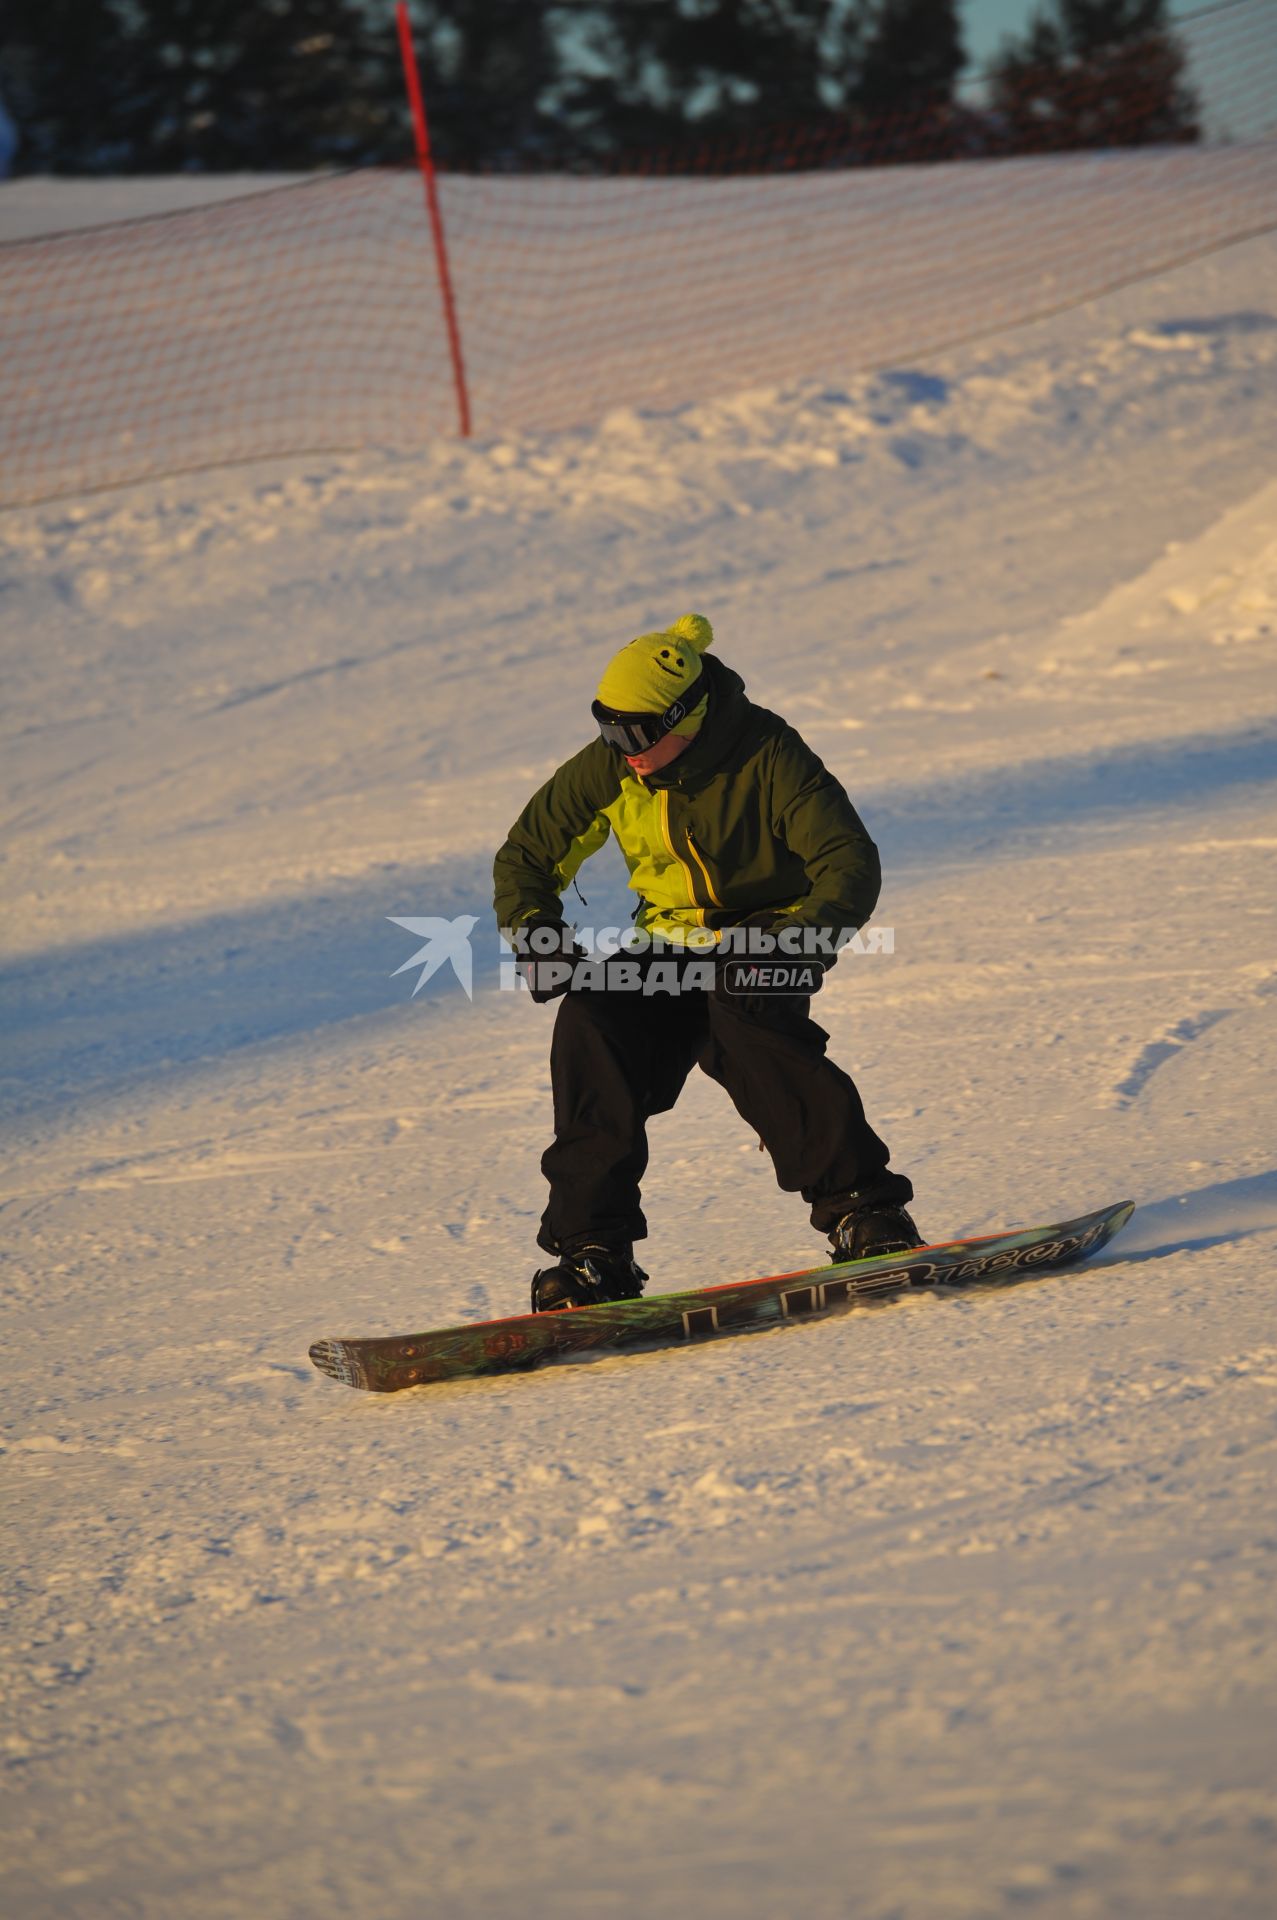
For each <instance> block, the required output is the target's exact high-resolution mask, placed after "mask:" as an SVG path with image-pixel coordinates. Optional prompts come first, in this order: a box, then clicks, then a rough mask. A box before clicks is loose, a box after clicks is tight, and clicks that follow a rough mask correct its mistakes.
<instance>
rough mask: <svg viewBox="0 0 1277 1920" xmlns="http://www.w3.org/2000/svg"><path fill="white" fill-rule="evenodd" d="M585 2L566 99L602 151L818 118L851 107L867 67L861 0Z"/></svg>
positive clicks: (571, 114) (570, 113)
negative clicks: (581, 50) (582, 36)
mask: <svg viewBox="0 0 1277 1920" xmlns="http://www.w3.org/2000/svg"><path fill="white" fill-rule="evenodd" d="M582 13H584V14H586V15H588V14H589V13H593V14H594V18H593V23H592V27H591V28H590V31H589V33H588V35H587V36H586V41H585V44H586V48H587V58H586V59H585V60H581V59H579V58H578V61H577V71H575V72H574V73H573V74H571V75H569V76H568V77H567V79H566V82H565V84H564V85H563V87H562V89H561V104H560V111H561V116H562V122H563V124H564V126H565V127H566V128H569V129H572V130H574V131H575V132H576V134H577V135H578V137H579V138H580V139H581V140H582V142H583V143H584V144H585V145H586V146H588V147H590V148H592V149H593V150H594V151H596V152H598V151H605V150H607V149H609V148H611V149H613V150H615V149H617V148H619V149H639V150H641V149H644V148H653V147H662V146H674V147H684V146H686V145H687V144H688V143H689V142H690V141H692V140H700V141H703V140H707V139H708V140H710V141H715V140H721V139H723V138H724V137H728V136H739V135H745V134H749V133H751V132H755V131H759V130H762V129H765V128H767V127H774V126H777V125H797V124H801V125H806V126H809V127H814V126H817V125H819V124H821V123H823V122H827V121H828V120H829V119H830V117H831V116H832V115H834V114H836V113H838V112H839V111H841V110H845V108H846V106H847V104H848V102H849V100H850V99H851V97H852V93H853V89H854V81H855V77H856V74H857V73H858V71H859V62H858V46H859V33H860V6H859V0H610V3H609V4H607V5H606V6H605V7H603V8H602V9H600V10H598V11H597V12H596V11H595V10H593V9H590V8H585V9H582ZM580 18H581V15H580V14H578V19H580ZM577 32H578V35H579V33H580V29H579V28H578V29H577Z"/></svg>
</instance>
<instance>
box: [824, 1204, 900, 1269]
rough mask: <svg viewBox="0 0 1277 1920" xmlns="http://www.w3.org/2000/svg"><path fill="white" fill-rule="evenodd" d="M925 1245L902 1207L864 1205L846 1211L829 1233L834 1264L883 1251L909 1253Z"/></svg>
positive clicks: (859, 1258)
mask: <svg viewBox="0 0 1277 1920" xmlns="http://www.w3.org/2000/svg"><path fill="white" fill-rule="evenodd" d="M922 1244H923V1240H922V1235H921V1234H920V1233H919V1232H918V1229H917V1227H915V1225H914V1223H913V1221H912V1219H911V1218H910V1217H909V1215H908V1214H907V1213H906V1212H905V1210H904V1208H903V1207H882V1206H878V1207H875V1206H872V1205H871V1206H862V1207H853V1208H852V1210H851V1212H850V1213H845V1214H844V1215H843V1217H842V1219H841V1220H840V1221H839V1222H838V1225H837V1226H836V1227H835V1228H834V1230H833V1232H832V1233H831V1234H830V1236H829V1246H830V1251H831V1253H832V1255H833V1261H834V1265H835V1266H837V1265H838V1264H839V1262H840V1261H843V1260H867V1259H869V1258H871V1257H872V1256H873V1255H877V1254H884V1253H908V1251H909V1249H910V1248H911V1247H920V1246H921V1245H922Z"/></svg>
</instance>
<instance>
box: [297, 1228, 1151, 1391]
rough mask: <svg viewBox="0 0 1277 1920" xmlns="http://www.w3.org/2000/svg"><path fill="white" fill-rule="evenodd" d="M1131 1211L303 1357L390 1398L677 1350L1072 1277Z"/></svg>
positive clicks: (337, 1346) (351, 1344)
mask: <svg viewBox="0 0 1277 1920" xmlns="http://www.w3.org/2000/svg"><path fill="white" fill-rule="evenodd" d="M1134 1211H1135V1206H1134V1203H1133V1202H1132V1201H1130V1200H1121V1201H1119V1202H1118V1203H1117V1205H1116V1206H1111V1207H1101V1208H1100V1209H1099V1210H1098V1211H1097V1212H1095V1213H1084V1214H1082V1215H1081V1216H1080V1218H1078V1219H1076V1220H1066V1221H1064V1222H1063V1223H1062V1224H1061V1225H1059V1226H1054V1227H1028V1228H1025V1229H1023V1230H1021V1231H1020V1232H1017V1233H991V1234H984V1235H981V1236H980V1237H979V1238H978V1239H974V1240H943V1241H941V1242H940V1243H939V1244H938V1245H936V1246H933V1247H911V1248H910V1249H909V1251H908V1252H907V1253H888V1254H878V1255H874V1256H871V1257H870V1258H869V1259H866V1260H846V1261H842V1262H840V1263H839V1264H837V1265H826V1266H822V1267H813V1268H810V1269H806V1270H803V1271H800V1272H797V1273H774V1274H769V1275H767V1276H766V1277H765V1278H763V1279H759V1280H740V1281H729V1282H728V1283H727V1284H726V1285H725V1286H713V1287H695V1288H693V1289H691V1290H690V1291H689V1292H681V1293H657V1294H652V1295H651V1296H650V1297H649V1298H647V1299H640V1300H616V1301H610V1302H607V1303H606V1304H603V1305H600V1306H594V1307H571V1308H567V1309H564V1310H562V1311H560V1312H557V1313H528V1314H519V1315H517V1316H515V1317H514V1318H513V1319H509V1320H480V1321H477V1322H475V1323H473V1324H471V1325H469V1326H461V1327H438V1328H435V1329H434V1330H433V1331H430V1332H427V1333H408V1334H391V1335H374V1336H373V1337H371V1338H369V1339H363V1340H317V1341H316V1342H315V1344H314V1346H313V1347H312V1348H311V1349H310V1357H311V1359H312V1360H313V1361H314V1363H315V1365H316V1366H317V1367H318V1368H319V1370H320V1372H321V1373H326V1374H328V1375H329V1376H330V1377H331V1378H332V1379H334V1380H340V1381H342V1382H343V1384H344V1385H346V1386H348V1387H362V1388H364V1389H366V1390H367V1391H368V1392H370V1393H397V1392H398V1391H399V1390H400V1388H402V1387H424V1386H431V1385H433V1384H435V1383H436V1382H438V1381H443V1380H463V1379H467V1378H470V1377H473V1376H474V1375H477V1374H495V1373H511V1372H516V1371H519V1370H521V1369H523V1368H525V1367H534V1366H536V1365H538V1364H539V1363H540V1362H541V1361H542V1360H548V1359H551V1358H552V1357H553V1356H554V1355H556V1354H566V1353H580V1352H583V1351H585V1350H587V1349H589V1348H598V1347H603V1348H609V1347H626V1346H642V1345H648V1346H670V1345H677V1344H679V1343H680V1342H683V1341H687V1340H702V1339H706V1338H708V1337H709V1336H711V1335H713V1334H718V1333H736V1332H738V1331H742V1330H744V1329H746V1328H750V1327H761V1326H767V1325H772V1324H776V1323H778V1322H784V1321H787V1320H802V1319H807V1318H809V1317H810V1316H811V1315H812V1314H818V1313H827V1312H829V1311H831V1310H832V1309H835V1308H839V1307H852V1306H856V1305H858V1304H860V1303H861V1302H863V1301H868V1300H877V1299H882V1298H883V1297H884V1296H888V1295H891V1294H898V1293H900V1292H902V1291H903V1290H904V1289H905V1288H906V1287H933V1286H972V1285H978V1284H980V1283H985V1284H993V1285H1004V1284H1006V1283H1007V1282H1009V1281H1014V1280H1020V1279H1027V1278H1029V1277H1031V1276H1032V1275H1033V1274H1035V1273H1049V1272H1051V1271H1052V1270H1053V1269H1055V1268H1057V1267H1068V1266H1073V1265H1074V1264H1075V1263H1076V1262H1077V1261H1079V1260H1085V1259H1086V1257H1087V1255H1088V1254H1092V1253H1095V1252H1096V1251H1097V1250H1098V1249H1099V1248H1100V1247H1102V1246H1104V1245H1105V1244H1106V1243H1107V1242H1108V1241H1109V1240H1111V1239H1112V1238H1113V1236H1114V1234H1115V1233H1120V1232H1121V1230H1122V1228H1123V1227H1124V1226H1125V1225H1126V1223H1127V1221H1128V1220H1129V1219H1130V1217H1131V1215H1132V1214H1133V1213H1134Z"/></svg>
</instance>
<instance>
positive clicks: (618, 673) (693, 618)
mask: <svg viewBox="0 0 1277 1920" xmlns="http://www.w3.org/2000/svg"><path fill="white" fill-rule="evenodd" d="M713 644H714V629H713V627H711V626H710V623H709V621H708V620H707V619H706V618H705V616H704V614H703V613H685V614H683V616H682V617H681V619H678V620H676V621H675V622H674V624H673V626H672V627H666V628H665V629H664V631H663V632H661V633H641V634H640V635H639V637H638V639H637V640H631V641H630V644H629V646H628V647H622V648H621V651H620V652H619V653H616V654H613V656H612V658H611V660H609V662H608V664H607V670H606V672H605V673H604V675H603V678H602V679H601V680H600V681H599V689H598V698H599V699H600V700H601V701H602V702H603V705H604V706H605V707H612V708H614V709H615V711H616V712H617V713H664V711H665V709H666V707H668V706H669V704H670V702H671V700H677V698H678V696H679V694H680V693H683V692H684V691H685V690H686V689H687V688H688V687H690V686H691V684H692V682H693V680H695V679H696V678H697V676H698V674H699V673H700V670H701V655H702V654H703V653H704V652H705V651H706V650H707V649H708V648H709V647H711V646H713ZM707 699H708V696H707V698H706V700H700V701H698V702H697V704H696V706H695V707H693V709H692V711H691V712H690V713H689V714H688V716H687V718H686V719H685V720H680V721H679V723H678V725H677V726H676V727H675V728H674V729H673V731H674V732H675V733H685V734H693V733H699V732H700V728H701V722H702V721H703V720H704V718H705V709H706V704H707Z"/></svg>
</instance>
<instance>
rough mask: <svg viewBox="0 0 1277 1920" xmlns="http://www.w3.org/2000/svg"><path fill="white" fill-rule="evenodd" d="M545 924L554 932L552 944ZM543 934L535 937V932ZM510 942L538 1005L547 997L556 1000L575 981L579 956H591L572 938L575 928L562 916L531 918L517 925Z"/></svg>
mask: <svg viewBox="0 0 1277 1920" xmlns="http://www.w3.org/2000/svg"><path fill="white" fill-rule="evenodd" d="M543 928H548V929H549V930H550V932H551V933H553V934H554V936H555V938H554V942H553V944H551V942H550V941H548V940H547V939H546V938H545V936H544V933H543V932H542V929H543ZM538 933H540V934H541V938H540V939H539V940H534V939H533V935H534V934H538ZM511 945H512V946H513V947H514V949H515V952H516V954H517V955H518V960H519V966H520V968H521V969H522V972H523V976H524V978H525V979H526V981H527V983H528V987H529V990H530V992H531V994H532V998H533V999H534V1000H535V1001H536V1003H537V1005H538V1006H539V1007H543V1006H544V1005H545V1003H546V1001H547V1000H557V999H558V997H559V995H560V994H561V993H566V992H567V991H568V989H569V988H570V987H571V985H572V973H573V969H574V968H575V966H576V963H577V961H578V960H588V959H589V957H590V956H589V954H588V953H587V952H586V951H585V948H584V947H582V946H579V945H578V944H577V942H576V941H575V940H574V939H573V938H572V929H571V928H570V927H569V926H567V925H565V924H564V922H563V921H562V920H549V919H543V920H528V921H525V922H524V924H523V925H522V926H521V927H516V928H515V929H514V931H513V935H512V938H511Z"/></svg>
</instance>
